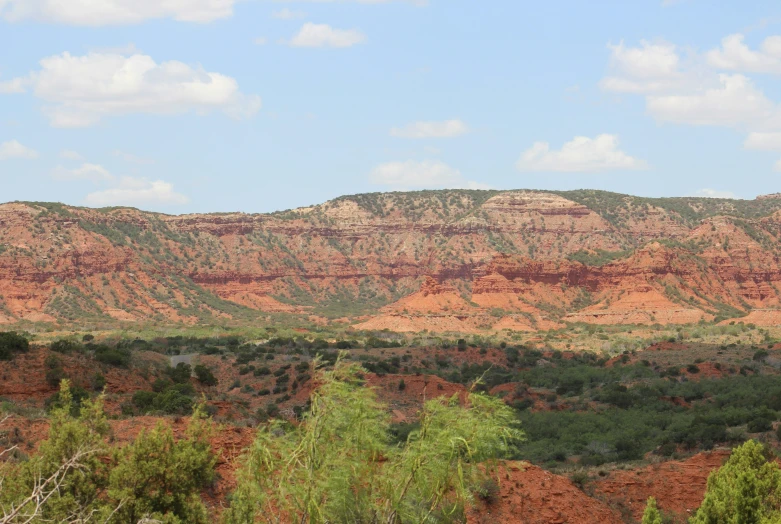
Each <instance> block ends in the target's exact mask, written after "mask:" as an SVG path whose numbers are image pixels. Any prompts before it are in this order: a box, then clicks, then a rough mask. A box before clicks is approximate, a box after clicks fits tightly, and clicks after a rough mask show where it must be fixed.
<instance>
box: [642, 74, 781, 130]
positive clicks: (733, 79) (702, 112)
mask: <svg viewBox="0 0 781 524" xmlns="http://www.w3.org/2000/svg"><path fill="white" fill-rule="evenodd" d="M719 82H720V84H721V85H720V87H717V88H712V89H706V90H705V91H703V92H699V93H695V94H682V95H678V94H676V95H658V96H649V97H648V98H647V99H646V102H647V108H648V112H649V113H650V114H651V115H653V116H654V117H656V118H657V119H659V120H664V121H668V122H676V123H680V124H693V125H717V126H735V127H743V126H747V125H754V126H762V127H767V126H773V125H775V124H774V121H776V120H777V119H778V109H777V107H776V106H775V104H774V103H773V102H771V101H770V100H768V99H767V98H766V97H765V95H764V94H763V93H762V92H761V91H759V90H757V89H756V88H755V87H754V84H753V83H752V82H751V80H750V79H749V78H747V77H745V76H743V75H727V74H722V75H719Z"/></svg>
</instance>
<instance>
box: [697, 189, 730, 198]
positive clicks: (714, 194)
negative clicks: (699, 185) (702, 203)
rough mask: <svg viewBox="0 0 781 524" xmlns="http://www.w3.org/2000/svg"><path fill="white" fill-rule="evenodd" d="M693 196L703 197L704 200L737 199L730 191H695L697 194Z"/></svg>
mask: <svg viewBox="0 0 781 524" xmlns="http://www.w3.org/2000/svg"><path fill="white" fill-rule="evenodd" d="M694 196H698V197H705V198H731V199H736V198H738V197H737V196H736V195H735V193H733V192H731V191H719V190H717V189H710V188H705V189H700V190H699V191H697V193H696V194H695V195H694Z"/></svg>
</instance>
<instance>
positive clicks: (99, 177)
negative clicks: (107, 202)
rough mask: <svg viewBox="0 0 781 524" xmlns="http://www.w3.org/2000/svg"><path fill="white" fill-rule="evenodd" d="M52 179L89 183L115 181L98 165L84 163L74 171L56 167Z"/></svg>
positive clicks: (106, 170) (107, 171)
mask: <svg viewBox="0 0 781 524" xmlns="http://www.w3.org/2000/svg"><path fill="white" fill-rule="evenodd" d="M52 177H53V178H54V179H55V180H63V181H70V180H89V181H90V182H111V181H113V180H115V177H114V175H112V174H111V173H110V172H109V170H108V169H106V168H105V167H103V166H101V165H100V164H90V163H88V162H85V163H84V164H82V165H80V166H79V167H77V168H74V169H66V168H64V167H62V166H57V167H56V168H54V171H52Z"/></svg>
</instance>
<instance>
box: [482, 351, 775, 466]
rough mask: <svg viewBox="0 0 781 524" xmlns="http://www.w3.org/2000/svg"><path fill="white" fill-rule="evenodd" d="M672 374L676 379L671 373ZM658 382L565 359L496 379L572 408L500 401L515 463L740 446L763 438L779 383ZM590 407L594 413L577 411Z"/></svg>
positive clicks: (749, 379)
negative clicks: (513, 409)
mask: <svg viewBox="0 0 781 524" xmlns="http://www.w3.org/2000/svg"><path fill="white" fill-rule="evenodd" d="M750 355H751V354H750V353H749V355H748V356H749V358H750ZM521 360H523V358H521ZM674 370H675V374H679V372H678V368H677V367H674ZM495 371H496V370H491V371H490V372H489V373H488V374H487V376H486V381H487V382H488V381H489V380H494V378H493V373H494V372H495ZM661 375H668V376H669V375H671V373H669V371H666V370H665V369H664V368H662V367H657V368H654V367H651V366H643V365H641V364H632V365H626V366H612V367H601V366H599V363H598V362H594V363H592V364H586V363H583V362H578V361H577V359H575V358H573V359H562V360H560V361H557V363H556V366H550V365H548V366H537V367H532V368H529V369H523V370H521V371H519V372H516V374H514V375H512V376H511V377H510V378H509V379H502V380H504V381H505V382H521V383H523V384H526V385H528V386H529V387H532V388H544V389H545V390H554V391H556V392H557V393H559V394H560V395H568V397H567V403H568V404H571V405H572V406H573V408H572V409H568V410H562V411H559V410H551V411H529V410H526V409H525V408H526V407H527V406H528V405H529V401H530V400H531V399H530V397H528V396H527V395H526V394H522V395H519V397H516V399H517V400H516V399H512V398H507V399H506V400H507V401H508V402H509V403H510V404H511V405H513V406H517V407H518V412H519V417H520V418H521V421H522V422H523V426H524V430H525V431H526V433H527V435H528V437H529V440H528V441H527V442H525V443H523V444H522V445H521V446H520V447H519V453H518V455H517V456H516V458H518V459H524V460H530V461H532V462H534V463H537V464H547V465H548V466H549V467H555V466H556V464H557V463H564V462H565V461H566V460H567V459H569V458H573V457H578V459H579V460H580V461H581V462H582V463H584V464H590V465H600V464H602V463H606V462H616V461H625V460H637V459H639V458H641V457H642V456H643V455H644V454H645V453H647V452H650V451H654V450H657V449H659V448H660V447H661V448H664V449H671V450H673V451H674V450H675V449H677V448H679V447H680V448H682V449H710V448H712V447H713V446H715V445H716V444H719V443H729V442H732V441H734V439H740V440H743V439H744V438H745V437H741V431H739V430H738V428H740V429H743V430H744V431H745V430H746V429H747V430H748V431H749V432H751V433H758V432H767V431H770V430H771V428H772V423H773V421H775V420H777V419H778V411H779V410H781V384H779V382H778V378H777V377H776V376H772V375H768V376H763V375H753V374H751V375H748V376H742V375H733V376H729V375H727V376H724V377H722V378H718V379H707V378H702V379H700V380H698V381H679V380H676V379H660V378H659V377H660V376H661ZM674 399H677V401H676V402H673V400H674ZM552 400H554V401H555V400H556V396H554V397H553V399H552ZM593 402H597V403H599V405H600V407H599V408H598V409H587V408H585V406H587V405H588V403H593ZM684 403H685V404H684ZM578 406H582V407H580V408H579V407H578ZM667 454H668V455H669V454H670V453H667Z"/></svg>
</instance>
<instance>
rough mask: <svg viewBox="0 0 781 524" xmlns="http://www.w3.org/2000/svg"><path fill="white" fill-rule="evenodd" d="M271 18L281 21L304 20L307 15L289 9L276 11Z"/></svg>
mask: <svg viewBox="0 0 781 524" xmlns="http://www.w3.org/2000/svg"><path fill="white" fill-rule="evenodd" d="M271 16H273V17H274V18H277V19H279V20H295V19H297V18H304V17H305V16H306V13H305V12H303V11H293V10H291V9H288V8H287V7H286V8H284V9H281V10H279V11H274V12H273V13H271Z"/></svg>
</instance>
